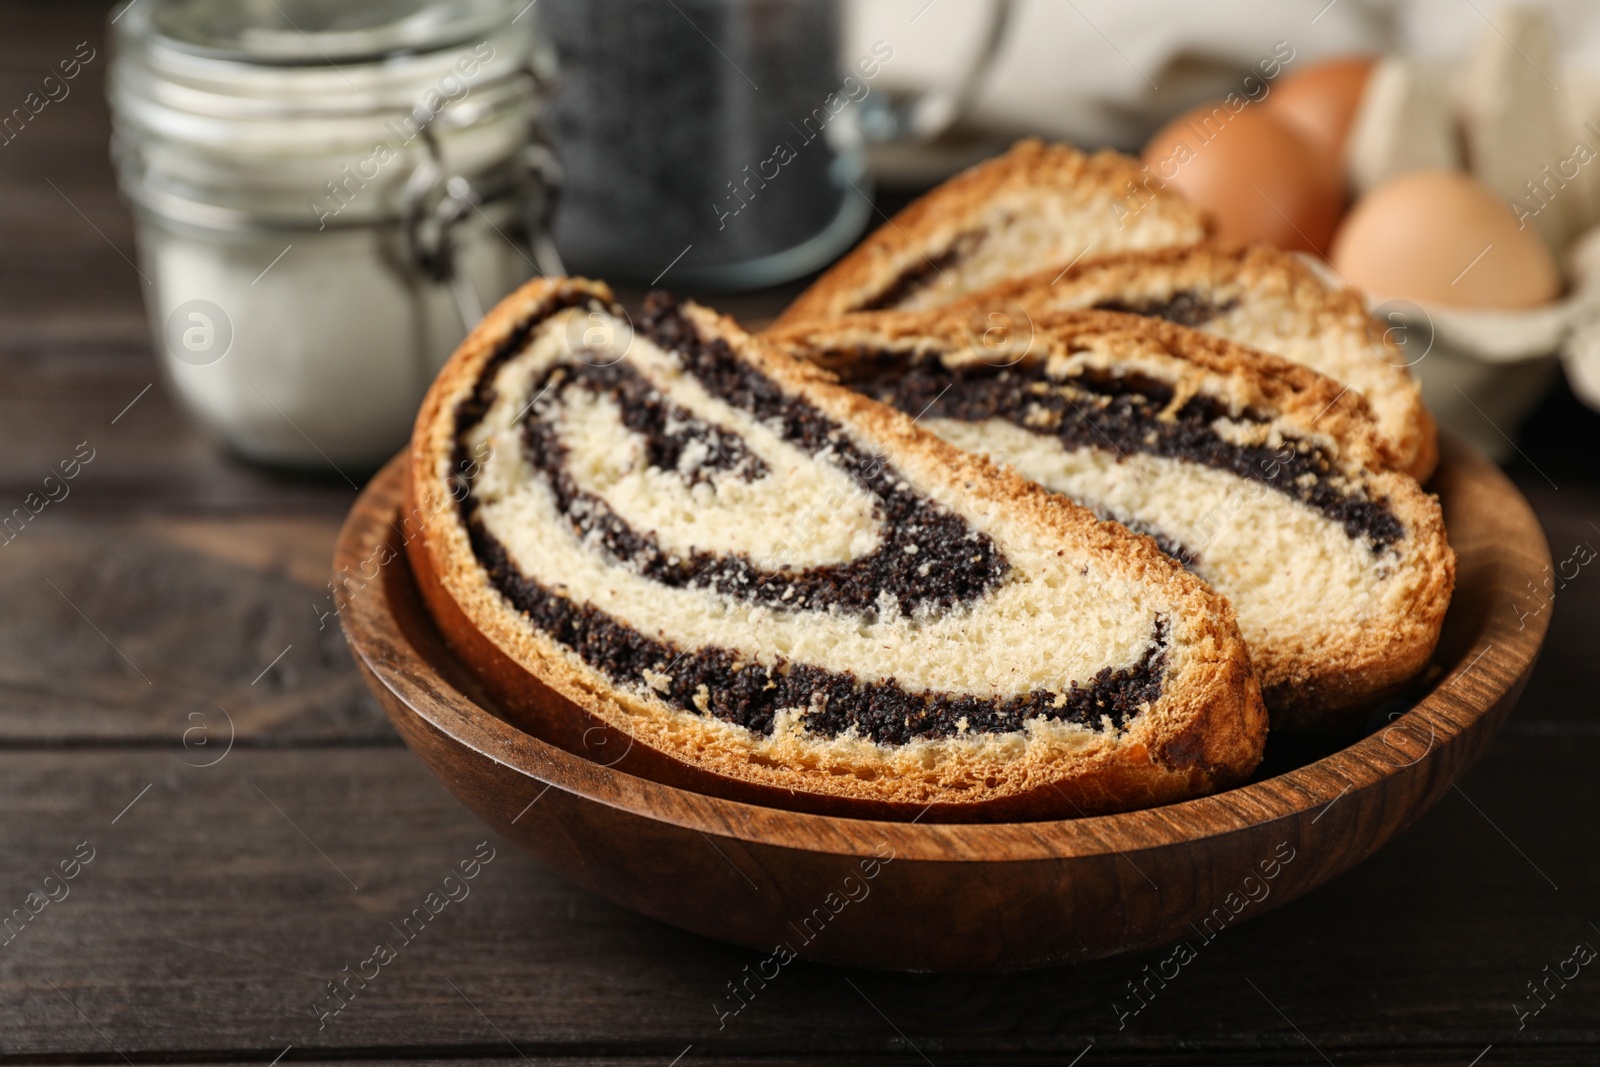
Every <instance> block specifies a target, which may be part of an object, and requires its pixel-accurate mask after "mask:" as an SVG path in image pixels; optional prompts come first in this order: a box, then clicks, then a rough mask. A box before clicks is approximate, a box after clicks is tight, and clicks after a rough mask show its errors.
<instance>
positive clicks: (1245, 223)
mask: <svg viewBox="0 0 1600 1067" xmlns="http://www.w3.org/2000/svg"><path fill="white" fill-rule="evenodd" d="M1229 99H1230V101H1232V104H1231V105H1230V103H1229V102H1224V101H1220V100H1219V101H1217V102H1216V103H1214V104H1202V105H1201V106H1199V107H1197V108H1194V109H1193V110H1191V111H1188V112H1185V113H1184V114H1182V115H1179V116H1178V117H1177V118H1175V119H1173V120H1172V121H1171V122H1169V123H1167V125H1165V126H1163V127H1162V128H1161V129H1160V130H1158V131H1157V132H1156V135H1155V136H1154V137H1152V138H1150V141H1149V143H1148V144H1146V145H1145V146H1144V161H1145V163H1146V164H1148V165H1149V167H1150V169H1151V171H1152V172H1153V173H1154V174H1155V175H1156V176H1157V177H1159V178H1161V179H1162V180H1163V181H1165V182H1167V183H1168V184H1169V185H1171V186H1172V187H1173V188H1175V189H1177V190H1178V191H1179V192H1180V193H1182V194H1183V195H1184V196H1187V197H1188V198H1189V199H1190V200H1192V201H1194V202H1195V203H1196V204H1198V205H1199V206H1200V207H1202V208H1204V209H1205V210H1206V211H1208V212H1210V213H1211V215H1212V217H1213V219H1214V220H1215V221H1216V224H1217V232H1218V235H1219V236H1221V237H1225V238H1228V239H1229V240H1234V241H1243V242H1254V241H1261V242H1265V243H1266V244H1271V245H1277V246H1278V247H1279V248H1286V249H1289V250H1291V251H1298V252H1315V253H1317V254H1318V255H1326V254H1327V249H1328V240H1329V238H1330V237H1332V236H1333V229H1334V227H1335V226H1336V225H1337V224H1338V221H1339V208H1340V205H1341V203H1342V201H1343V198H1344V194H1343V189H1342V187H1341V186H1340V185H1339V183H1338V181H1337V176H1336V175H1330V174H1329V173H1328V172H1327V170H1326V168H1324V167H1322V166H1321V164H1320V162H1319V160H1318V157H1317V154H1316V152H1315V150H1314V149H1312V148H1311V146H1310V145H1308V144H1306V142H1305V141H1304V140H1302V139H1301V137H1300V135H1299V134H1297V133H1295V132H1294V131H1293V130H1291V129H1290V128H1289V127H1288V126H1286V125H1284V124H1283V123H1281V122H1279V121H1278V120H1277V119H1275V118H1273V117H1272V116H1271V115H1270V114H1268V113H1267V111H1266V110H1265V109H1264V108H1263V107H1261V106H1260V105H1259V104H1252V103H1249V102H1248V101H1244V100H1243V98H1242V97H1230V98H1229ZM1241 102H1242V106H1241Z"/></svg>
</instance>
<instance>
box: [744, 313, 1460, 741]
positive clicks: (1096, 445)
mask: <svg viewBox="0 0 1600 1067" xmlns="http://www.w3.org/2000/svg"><path fill="white" fill-rule="evenodd" d="M970 329H971V327H970V326H969V323H968V321H967V319H966V317H965V316H962V315H959V314H956V315H952V314H937V315H928V314H911V313H903V312H902V313H879V314H859V315H850V316H846V317H845V318H844V319H841V320H839V321H837V322H833V323H826V322H813V323H807V324H803V325H802V326H798V327H795V328H793V329H791V330H788V331H783V332H779V333H775V334H772V335H770V340H771V341H772V342H773V343H774V344H777V345H780V346H782V347H785V348H786V349H787V350H789V351H790V352H792V353H794V354H797V355H806V356H809V357H811V358H813V359H815V360H817V361H819V362H820V363H822V364H823V365H824V366H827V367H829V368H831V369H833V370H834V371H836V372H837V373H838V374H839V375H840V377H841V378H842V380H843V381H845V382H846V383H848V384H850V385H851V386H852V387H853V388H856V389H858V390H860V391H861V392H863V393H864V394H866V395H868V396H872V397H874V398H876V399H879V400H882V401H884V402H885V403H888V404H892V405H894V406H895V407H898V408H900V409H901V410H902V411H906V412H911V413H913V414H920V416H921V418H920V420H919V422H918V425H920V426H925V427H927V428H928V429H930V430H933V431H934V432H935V433H938V434H940V435H941V436H943V437H944V438H945V439H946V440H949V441H951V442H953V443H955V444H958V445H960V446H961V447H963V448H965V449H969V450H972V451H974V452H981V453H985V454H987V455H989V456H990V457H992V458H993V459H995V460H996V461H998V462H1002V463H1005V464H1007V465H1009V466H1011V467H1012V468H1014V469H1015V470H1016V471H1018V472H1019V473H1021V474H1022V475H1024V476H1025V477H1027V478H1030V479H1032V480H1033V481H1035V482H1037V483H1039V484H1040V485H1043V486H1044V487H1046V488H1048V489H1051V490H1054V491H1056V492H1059V493H1063V494H1066V495H1067V496H1069V497H1071V498H1072V499H1073V500H1075V501H1077V502H1079V503H1081V504H1084V505H1086V506H1088V507H1089V508H1091V509H1092V510H1094V511H1095V512H1096V513H1097V514H1099V515H1100V516H1102V517H1104V518H1108V519H1115V520H1117V521H1119V522H1122V523H1124V524H1126V525H1127V526H1128V527H1129V528H1130V529H1132V530H1135V531H1138V532H1141V533H1145V534H1148V535H1149V536H1150V537H1152V538H1153V539H1154V540H1155V543H1157V544H1159V545H1160V546H1161V547H1162V549H1163V550H1164V551H1166V552H1167V553H1168V554H1170V555H1171V556H1172V557H1173V558H1175V559H1177V560H1181V561H1182V562H1183V563H1184V564H1185V565H1186V566H1187V567H1188V568H1189V569H1190V570H1191V571H1193V572H1194V573H1195V574H1197V575H1199V576H1200V577H1202V578H1204V579H1205V580H1206V581H1208V582H1209V583H1211V585H1212V586H1213V587H1215V588H1216V589H1217V590H1218V591H1219V592H1221V593H1223V594H1224V595H1225V596H1227V597H1228V599H1229V600H1230V601H1232V603H1233V606H1234V610H1235V611H1236V612H1237V614H1238V618H1239V628H1240V630H1241V632H1242V633H1243V634H1244V637H1245V641H1246V643H1247V644H1248V645H1249V646H1250V658H1251V662H1252V663H1253V664H1254V665H1255V669H1256V671H1257V674H1258V676H1259V677H1260V679H1261V686H1262V691H1263V694H1264V696H1265V697H1266V701H1267V706H1268V708H1269V709H1270V711H1271V713H1272V725H1273V728H1274V729H1278V728H1288V729H1343V728H1349V727H1352V726H1354V725H1357V724H1359V723H1360V722H1361V721H1362V718H1363V716H1364V713H1365V711H1366V709H1368V708H1369V707H1370V706H1371V705H1373V704H1374V703H1376V702H1377V701H1379V700H1380V699H1382V698H1383V697H1385V696H1387V695H1389V694H1391V693H1392V692H1394V691H1395V690H1396V689H1397V688H1398V687H1400V686H1401V685H1402V684H1403V683H1405V682H1406V680H1407V679H1409V678H1410V677H1411V676H1412V675H1414V674H1416V673H1417V672H1418V671H1419V670H1421V669H1422V667H1423V666H1424V665H1425V664H1426V663H1427V661H1428V657H1429V656H1430V655H1431V653H1432V651H1433V647H1434V644H1435V643H1436V642H1437V640H1438V637H1439V628H1440V625H1441V624H1442V622H1443V619H1444V613H1445V608H1446V607H1447V606H1448V604H1449V601H1450V593H1451V589H1452V588H1453V585H1454V578H1455V557H1454V554H1453V553H1452V552H1451V551H1450V548H1449V546H1448V545H1447V544H1446V543H1445V535H1444V525H1443V521H1442V519H1441V516H1440V510H1439V504H1438V501H1437V500H1436V499H1435V498H1434V497H1432V496H1431V495H1429V494H1427V493H1425V492H1423V491H1422V489H1421V488H1420V487H1419V486H1418V485H1417V483H1416V481H1415V480H1414V479H1412V478H1411V477H1410V476H1409V475H1406V474H1404V473H1401V472H1399V471H1397V470H1394V469H1392V467H1391V464H1390V462H1389V460H1390V459H1391V458H1392V456H1391V454H1390V452H1391V450H1390V446H1389V445H1388V443H1387V442H1386V441H1385V440H1384V439H1383V438H1382V437H1381V436H1380V435H1379V434H1378V432H1377V427H1376V426H1375V424H1374V423H1373V422H1372V420H1371V417H1370V414H1369V412H1368V409H1367V406H1366V403H1365V401H1363V400H1362V399H1361V398H1360V397H1358V396H1356V395H1355V394H1354V393H1353V392H1351V391H1349V390H1346V389H1344V388H1342V387H1341V386H1339V385H1338V384H1337V383H1335V382H1333V381H1331V380H1330V379H1328V378H1324V377H1322V376H1321V375H1318V374H1316V373H1315V372H1313V371H1311V370H1310V369H1308V368H1306V367H1303V366H1300V365H1299V364H1295V363H1290V362H1288V361H1286V360H1280V359H1276V358H1274V357H1271V356H1266V355H1263V354H1261V353H1257V352H1252V351H1249V350H1246V349H1243V348H1241V347H1239V346H1237V345H1234V344H1232V343H1231V342H1228V341H1224V340H1222V339H1221V338H1218V337H1213V336H1210V335H1208V334H1204V333H1201V332H1199V331H1198V330H1192V329H1189V328H1186V327H1182V326H1177V325H1173V324H1171V323H1168V322H1165V321H1163V320H1160V319H1152V318H1142V317H1136V316H1133V315H1127V314H1118V313H1114V312H1107V311H1076V312H1060V313H1057V314H1055V315H1053V316H1041V317H1039V318H1037V319H1035V320H1034V333H1033V335H1032V338H1031V341H1029V340H1027V339H1024V338H1015V337H1013V338H1011V340H1012V341H1014V342H1016V343H1015V344H1014V345H1013V346H1012V347H1009V348H1008V347H1005V346H1002V347H1001V348H1000V349H999V350H990V349H986V348H985V347H984V346H983V345H982V344H981V343H979V342H981V341H982V340H983V336H982V335H979V334H971V333H970V332H969V331H970Z"/></svg>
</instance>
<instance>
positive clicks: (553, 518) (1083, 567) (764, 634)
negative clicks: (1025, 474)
mask: <svg viewBox="0 0 1600 1067" xmlns="http://www.w3.org/2000/svg"><path fill="white" fill-rule="evenodd" d="M410 461H411V481H410V488H411V493H412V496H413V505H412V506H413V507H414V508H415V509H416V512H417V513H418V514H420V515H423V516H426V518H425V519H424V521H423V527H422V536H421V537H418V538H413V539H412V541H411V543H410V545H409V552H410V558H411V560H412V564H413V567H414V569H415V571H416V572H417V576H418V581H419V586H420V588H421V589H422V591H423V594H424V597H425V599H426V600H427V602H428V605H429V607H430V610H431V612H432V614H433V615H434V617H435V619H436V621H437V622H438V623H439V625H440V628H441V630H442V632H443V634H444V636H445V638H446V640H447V641H448V643H449V644H450V645H451V647H452V648H453V650H454V651H455V652H456V653H457V654H458V655H459V656H460V658H461V659H462V660H463V661H464V662H465V663H466V664H467V665H469V667H471V668H472V669H473V670H474V672H475V673H476V674H477V675H478V676H479V677H480V678H481V679H482V680H483V682H484V684H485V686H486V687H487V689H488V690H489V691H490V692H491V694H493V695H494V696H495V697H496V698H497V699H498V700H500V701H501V702H502V703H503V704H504V705H505V706H506V709H507V713H508V714H509V715H510V716H511V717H512V718H513V720H514V721H516V722H518V723H520V724H522V725H524V726H525V727H526V728H528V729H530V731H532V732H534V733H535V734H537V735H539V736H542V737H545V738H546V739H548V740H551V741H553V742H555V743H558V744H562V745H564V746H567V747H569V748H571V749H573V750H575V751H580V752H583V751H585V750H587V751H588V752H589V753H590V754H602V753H601V751H600V744H601V743H602V742H603V743H604V745H605V747H604V753H603V754H607V756H606V762H611V760H612V759H614V756H612V755H609V754H614V753H616V752H619V751H623V752H626V756H625V757H624V758H623V759H622V760H621V761H619V762H617V763H616V764H615V765H616V766H617V767H619V768H621V769H624V770H629V771H632V772H634V773H638V774H640V775H643V776H646V777H651V778H654V779H656V780H658V781H663V782H666V783H668V784H671V785H678V786H682V787H686V788H691V789H695V790H698V791H701V792H707V793H712V794H716V795H721V796H726V797H732V798H735V799H743V800H749V801H753V802H758V803H765V804H769V805H772V806H777V807H785V808H792V809H801V810H812V811H820V812H828V813H837V814H859V815H863V816H870V817H884V818H904V819H910V818H916V817H918V816H919V815H922V814H924V813H925V814H926V815H927V817H929V818H940V819H945V820H953V821H962V820H993V819H1033V818H1055V817H1070V816H1074V815H1077V814H1079V813H1083V814H1089V813H1096V812H1109V811H1118V810H1126V809H1131V808H1136V807H1141V806H1147V805H1151V804H1159V803H1165V802H1169V801H1174V800H1179V799H1182V798H1186V797H1192V796H1195V795H1198V794H1202V793H1206V792H1208V791H1212V790H1215V789H1217V788H1221V787H1223V786H1227V785H1230V784H1233V783H1236V782H1239V781H1241V780H1242V779H1243V778H1244V777H1245V776H1247V775H1248V774H1249V772H1250V771H1251V770H1252V769H1253V768H1254V767H1255V765H1256V764H1257V762H1258V761H1259V759H1260V756H1261V751H1262V745H1263V743H1264V739H1265V729H1266V713H1265V709H1264V707H1263V706H1262V703H1261V698H1260V691H1259V687H1258V685H1257V683H1256V681H1255V679H1254V676H1253V675H1252V673H1251V671H1250V668H1249V658H1248V654H1247V653H1246V651H1245V648H1244V643H1243V641H1242V640H1241V639H1240V637H1239V635H1238V630H1237V627H1236V624H1235V623H1234V621H1233V616H1232V611H1231V609H1230V608H1229V607H1228V605H1227V603H1226V601H1225V600H1223V598H1222V597H1220V596H1218V595H1217V594H1216V593H1215V592H1214V591H1212V590H1211V589H1210V588H1208V587H1207V586H1206V585H1205V584H1204V583H1203V582H1201V581H1199V580H1198V579H1196V578H1195V577H1194V576H1193V575H1191V574H1188V573H1187V572H1185V571H1184V570H1183V568H1181V567H1180V566H1178V565H1177V564H1175V563H1174V562H1173V561H1172V560H1171V559H1169V558H1168V557H1166V556H1164V555H1162V554H1161V553H1160V552H1159V551H1157V550H1156V549H1155V547H1154V546H1153V545H1152V544H1151V543H1150V542H1149V541H1148V540H1146V539H1144V538H1139V537H1134V536H1132V535H1130V534H1129V533H1128V532H1127V531H1126V530H1124V529H1123V528H1121V527H1120V526H1117V525H1115V524H1112V523H1103V522H1101V521H1099V520H1097V519H1096V518H1095V517H1094V516H1093V515H1091V514H1090V513H1089V512H1087V511H1085V510H1084V509H1082V508H1079V507H1077V506H1076V505H1073V504H1071V503H1069V502H1067V501H1065V500H1063V499H1062V498H1061V497H1059V496H1054V495H1052V494H1048V493H1045V492H1043V491H1042V490H1040V489H1039V488H1038V487H1036V486H1033V485H1031V484H1029V483H1028V482H1026V481H1024V480H1023V479H1021V478H1018V477H1017V476H1016V475H1014V474H1011V473H1008V472H1004V471H1001V470H1000V469H999V468H997V467H995V466H994V465H993V464H991V463H989V462H988V461H986V460H984V459H982V458H981V457H977V456H973V455H970V454H967V453H963V452H961V451H960V450H958V449H955V448H953V447H951V446H949V445H947V444H945V443H944V442H942V441H940V440H939V439H938V438H937V437H935V436H934V435H933V434H931V433H928V432H926V431H924V430H922V429H920V428H918V427H917V426H916V425H914V424H913V421H912V420H911V419H910V418H909V417H907V416H905V415H902V414H900V413H898V412H896V411H894V410H893V409H891V408H888V407H885V406H883V405H881V404H878V403H876V402H874V401H871V400H869V399H867V398H865V397H863V396H861V395H860V394H858V393H855V392H853V391H851V390H849V389H846V388H843V387H842V386H839V385H837V384H835V383H834V382H833V381H832V379H831V376H829V375H827V374H826V373H825V372H823V371H821V370H819V369H818V368H816V367H815V366H812V365H810V364H807V363H804V362H802V361H799V360H796V359H793V358H792V357H789V356H786V355H784V354H782V353H779V352H777V351H775V350H772V349H770V348H768V347H767V346H765V345H764V344H762V343H761V342H759V341H758V340H756V339H754V338H752V337H750V336H749V335H747V334H745V333H744V332H743V331H742V330H741V329H739V327H738V326H736V325H735V324H734V323H733V322H732V321H731V320H728V319H725V318H721V317H719V316H717V315H716V314H714V313H712V312H710V311H708V310H706V309H704V308H700V307H697V306H695V305H692V304H684V305H677V304H674V303H673V302H671V301H670V300H669V299H666V298H662V297H652V299H651V301H650V302H649V304H648V305H647V307H646V311H645V313H644V315H643V316H642V317H641V318H640V320H639V321H638V322H636V323H634V324H632V325H631V326H630V324H629V322H628V320H627V319H626V317H625V316H624V313H623V311H622V309H621V308H619V307H617V306H616V305H615V304H613V303H612V297H611V293H610V290H608V289H607V288H606V287H605V286H603V285H601V284H598V283H594V282H585V281H579V280H568V279H555V280H540V281H535V282H532V283H530V284H529V285H527V286H524V287H523V288H522V289H520V290H518V291H517V292H515V293H513V294H512V295H511V296H509V297H507V298H506V299H505V300H504V301H503V302H502V303H501V304H500V305H499V306H498V307H497V308H496V309H495V310H494V311H493V312H491V313H490V315H489V316H488V317H487V318H486V319H485V320H484V321H483V323H482V324H480V325H479V326H478V327H477V328H476V329H475V330H474V331H473V332H472V334H471V335H470V336H469V337H468V338H467V340H466V341H464V342H463V343H462V345H461V347H460V348H459V349H458V350H457V352H456V353H455V355H454V356H453V357H452V358H451V359H450V361H449V362H448V363H447V365H446V366H445V368H444V369H443V370H442V371H441V373H440V375H439V377H438V379H437V380H436V381H435V383H434V385H433V387H432V388H431V390H430V391H429V393H428V395H427V398H426V399H425V401H424V403H423V407H422V410H421V412H420V413H419V415H418V419H417V424H416V428H415V432H414V435H413V438H412V444H411V451H410Z"/></svg>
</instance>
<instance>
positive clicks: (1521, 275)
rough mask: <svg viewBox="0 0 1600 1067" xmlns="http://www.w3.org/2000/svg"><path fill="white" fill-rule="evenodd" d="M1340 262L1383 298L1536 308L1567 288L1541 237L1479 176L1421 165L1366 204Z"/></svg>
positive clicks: (1349, 220) (1349, 223)
mask: <svg viewBox="0 0 1600 1067" xmlns="http://www.w3.org/2000/svg"><path fill="white" fill-rule="evenodd" d="M1333 265H1334V266H1335V267H1337V268H1338V269H1339V271H1340V272H1341V273H1342V274H1343V275H1344V276H1345V277H1346V278H1347V279H1349V281H1350V283H1351V284H1352V285H1356V286H1359V287H1360V288H1362V289H1365V290H1366V291H1367V292H1368V293H1370V294H1372V295H1374V296H1376V297H1379V298H1386V297H1404V298H1406V299H1409V300H1418V301H1422V302H1425V303H1434V304H1449V305H1453V306H1456V307H1469V308H1526V307H1533V306H1535V305H1537V304H1543V303H1547V302H1548V301H1550V300H1553V299H1555V297H1556V296H1557V295H1559V293H1560V292H1561V275H1560V272H1559V271H1558V270H1557V269H1556V262H1555V257H1554V256H1552V255H1551V254H1550V249H1549V248H1548V247H1547V246H1546V245H1545V243H1544V241H1542V240H1541V239H1540V238H1539V235H1538V234H1537V233H1536V232H1535V231H1534V230H1532V229H1531V228H1530V229H1518V228H1517V217H1516V214H1515V213H1514V212H1513V211H1512V210H1511V207H1510V205H1508V204H1507V203H1506V202H1505V201H1504V200H1502V199H1501V198H1500V197H1498V196H1495V195H1494V194H1493V193H1491V192H1490V191H1489V190H1488V189H1487V188H1485V187H1484V186H1483V185H1482V184H1480V183H1479V182H1478V181H1476V180H1475V179H1473V178H1472V177H1471V176H1470V175H1467V174H1463V173H1461V172H1460V171H1453V170H1415V171H1411V172H1410V173H1407V174H1401V175H1399V176H1397V177H1394V178H1391V179H1390V180H1389V181H1387V182H1384V183H1383V184H1382V185H1380V186H1378V187H1377V188H1376V189H1373V190H1372V191H1371V192H1369V193H1368V194H1367V195H1366V196H1364V197H1362V198H1361V199H1360V200H1358V201H1357V202H1356V205H1355V206H1354V207H1353V208H1351V209H1350V214H1349V215H1348V216H1347V217H1346V218H1345V221H1344V225H1343V226H1341V227H1340V228H1339V236H1338V237H1337V238H1336V239H1335V241H1334V244H1333Z"/></svg>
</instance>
